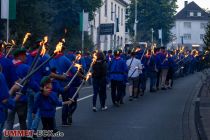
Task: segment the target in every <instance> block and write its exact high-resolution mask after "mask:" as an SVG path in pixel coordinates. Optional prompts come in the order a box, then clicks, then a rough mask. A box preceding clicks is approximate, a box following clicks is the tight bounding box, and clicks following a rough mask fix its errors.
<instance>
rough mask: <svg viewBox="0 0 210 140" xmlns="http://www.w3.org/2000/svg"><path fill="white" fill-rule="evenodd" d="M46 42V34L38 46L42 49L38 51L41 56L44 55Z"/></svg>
mask: <svg viewBox="0 0 210 140" xmlns="http://www.w3.org/2000/svg"><path fill="white" fill-rule="evenodd" d="M47 42H48V36H45V37H44V39H43V40H42V42H41V43H40V46H42V51H41V53H40V55H41V56H44V55H45V53H46V47H45V44H46V43H47Z"/></svg>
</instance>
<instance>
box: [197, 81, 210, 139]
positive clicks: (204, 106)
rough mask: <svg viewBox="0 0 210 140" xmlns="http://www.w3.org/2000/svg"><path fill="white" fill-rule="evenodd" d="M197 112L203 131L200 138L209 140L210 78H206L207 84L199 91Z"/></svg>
mask: <svg viewBox="0 0 210 140" xmlns="http://www.w3.org/2000/svg"><path fill="white" fill-rule="evenodd" d="M199 112H200V121H201V125H202V127H203V131H204V133H203V134H202V135H201V138H202V139H204V140H205V139H209V140H210V78H208V80H207V83H204V84H203V87H202V89H201V91H200V105H199Z"/></svg>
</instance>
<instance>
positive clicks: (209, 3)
mask: <svg viewBox="0 0 210 140" xmlns="http://www.w3.org/2000/svg"><path fill="white" fill-rule="evenodd" d="M184 1H186V0H177V5H178V7H179V8H178V9H177V11H178V12H179V11H180V10H181V9H183V8H184ZM191 1H194V2H195V3H197V4H198V5H199V6H200V7H201V8H204V9H207V8H208V9H209V10H210V0H188V3H190V2H191Z"/></svg>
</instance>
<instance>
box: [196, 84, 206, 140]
mask: <svg viewBox="0 0 210 140" xmlns="http://www.w3.org/2000/svg"><path fill="white" fill-rule="evenodd" d="M203 88H204V85H201V88H200V90H199V92H198V94H197V99H199V100H197V101H196V102H195V113H194V123H195V126H196V132H197V135H198V139H199V140H208V138H207V135H206V132H205V130H204V127H203V123H202V121H201V118H202V116H201V115H200V97H201V92H202V89H203Z"/></svg>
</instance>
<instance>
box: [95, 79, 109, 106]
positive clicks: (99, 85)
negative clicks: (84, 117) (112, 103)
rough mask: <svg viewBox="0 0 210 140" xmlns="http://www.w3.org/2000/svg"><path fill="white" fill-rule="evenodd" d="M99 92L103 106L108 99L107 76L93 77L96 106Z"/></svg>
mask: <svg viewBox="0 0 210 140" xmlns="http://www.w3.org/2000/svg"><path fill="white" fill-rule="evenodd" d="M98 94H99V99H100V103H101V107H104V106H105V101H106V78H105V77H104V78H100V79H97V78H93V106H94V107H95V106H96V101H97V96H98Z"/></svg>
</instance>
